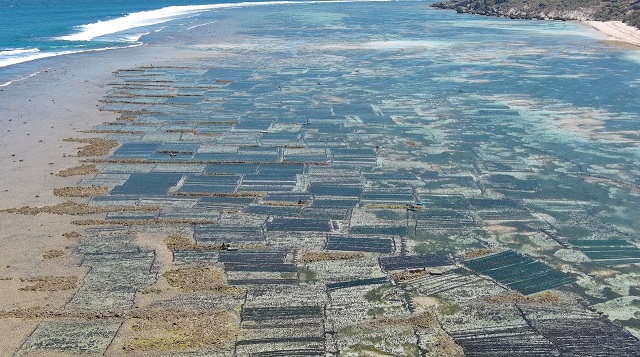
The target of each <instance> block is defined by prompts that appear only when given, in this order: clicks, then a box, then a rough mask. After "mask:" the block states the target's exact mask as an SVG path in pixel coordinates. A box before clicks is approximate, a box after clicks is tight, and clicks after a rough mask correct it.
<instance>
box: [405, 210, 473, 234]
mask: <svg viewBox="0 0 640 357" xmlns="http://www.w3.org/2000/svg"><path fill="white" fill-rule="evenodd" d="M415 215H416V229H418V230H420V229H427V230H429V229H469V228H475V227H476V222H475V221H474V220H473V218H472V217H471V216H469V215H468V214H467V212H465V211H457V210H450V209H429V208H427V209H424V210H419V211H416V213H415Z"/></svg>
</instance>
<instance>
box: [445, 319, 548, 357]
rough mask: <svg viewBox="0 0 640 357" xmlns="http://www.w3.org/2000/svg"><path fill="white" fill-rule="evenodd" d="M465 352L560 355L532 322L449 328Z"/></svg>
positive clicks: (467, 354)
mask: <svg viewBox="0 0 640 357" xmlns="http://www.w3.org/2000/svg"><path fill="white" fill-rule="evenodd" d="M450 335H451V337H453V339H454V340H455V341H456V343H457V344H459V345H460V346H462V348H463V349H464V354H465V356H500V355H504V354H505V353H506V351H508V353H506V354H507V355H509V356H540V357H543V356H558V355H560V354H559V353H558V351H557V350H556V349H555V347H554V345H553V344H551V343H550V342H549V341H548V340H547V339H546V338H544V336H542V335H540V334H539V333H537V332H536V331H535V330H533V329H532V328H531V327H529V326H505V327H494V328H484V329H469V330H461V331H453V332H450Z"/></svg>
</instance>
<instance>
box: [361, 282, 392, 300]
mask: <svg viewBox="0 0 640 357" xmlns="http://www.w3.org/2000/svg"><path fill="white" fill-rule="evenodd" d="M389 289H390V287H388V286H379V287H376V288H373V289H371V290H369V291H367V293H366V294H364V298H365V299H366V300H367V301H369V302H377V303H382V302H384V301H382V296H383V295H384V293H385V292H386V291H387V290H389Z"/></svg>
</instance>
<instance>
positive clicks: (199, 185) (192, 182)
mask: <svg viewBox="0 0 640 357" xmlns="http://www.w3.org/2000/svg"><path fill="white" fill-rule="evenodd" d="M239 183H240V176H235V175H224V176H223V175H191V176H188V177H187V179H186V181H185V182H184V183H183V184H182V186H181V187H180V189H179V190H178V192H187V193H230V192H234V191H235V190H236V188H237V187H238V184H239Z"/></svg>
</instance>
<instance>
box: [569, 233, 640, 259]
mask: <svg viewBox="0 0 640 357" xmlns="http://www.w3.org/2000/svg"><path fill="white" fill-rule="evenodd" d="M569 243H571V244H572V245H573V246H575V247H576V248H577V249H579V250H580V251H581V252H583V253H584V254H585V255H586V256H587V257H589V259H591V260H593V261H594V262H597V263H599V264H602V265H618V264H632V263H638V262H640V248H638V247H636V246H635V245H632V244H631V243H629V242H628V241H626V240H623V239H606V240H593V239H583V240H579V239H572V240H570V241H569Z"/></svg>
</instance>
